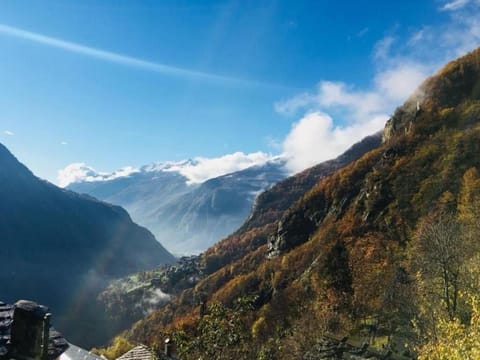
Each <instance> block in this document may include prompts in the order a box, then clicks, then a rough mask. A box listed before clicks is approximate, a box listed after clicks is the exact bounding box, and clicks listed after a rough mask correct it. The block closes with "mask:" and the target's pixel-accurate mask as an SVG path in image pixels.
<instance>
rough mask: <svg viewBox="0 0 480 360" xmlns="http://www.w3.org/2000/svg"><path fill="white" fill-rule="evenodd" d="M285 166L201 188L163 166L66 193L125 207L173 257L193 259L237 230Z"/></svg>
mask: <svg viewBox="0 0 480 360" xmlns="http://www.w3.org/2000/svg"><path fill="white" fill-rule="evenodd" d="M286 175H287V173H286V171H285V169H284V161H283V160H281V159H277V160H271V161H268V162H266V163H265V164H263V165H257V166H252V167H249V168H247V169H244V170H240V171H237V172H234V173H231V174H227V175H223V176H219V177H216V178H213V179H210V180H207V181H205V182H203V183H200V184H190V185H187V178H185V177H184V176H183V175H181V174H180V173H178V172H176V171H171V170H170V169H168V168H167V169H165V168H164V167H163V166H156V167H155V166H150V167H147V166H146V167H143V168H142V169H140V171H138V172H135V173H132V174H129V175H128V176H125V177H117V178H115V179H112V180H102V181H81V182H76V183H72V184H70V185H69V186H68V189H70V190H73V191H76V192H79V193H86V194H89V195H91V196H94V197H96V198H98V199H101V200H104V201H107V202H110V203H112V204H116V205H121V206H123V207H125V208H126V209H127V210H128V212H129V213H130V214H131V216H132V218H133V219H134V220H135V221H136V222H138V223H139V224H142V225H144V226H146V227H147V228H148V229H150V230H151V231H152V232H153V233H154V234H155V236H156V237H157V239H158V240H159V241H161V242H162V244H164V245H165V246H166V247H167V248H168V249H169V250H170V251H172V252H173V253H176V254H197V253H199V252H201V251H203V250H205V249H206V248H208V247H209V246H210V245H212V244H213V243H215V241H217V240H218V239H221V238H223V237H225V236H227V235H229V234H230V233H231V232H232V231H234V230H235V229H237V228H238V227H239V226H240V225H241V224H242V223H243V222H244V221H245V219H246V217H247V216H248V214H249V213H250V210H251V207H252V205H253V202H254V200H255V197H256V196H257V194H259V193H260V192H261V191H263V190H265V189H268V188H270V187H271V186H272V185H273V184H275V183H277V182H278V181H280V180H282V179H284V178H285V177H286Z"/></svg>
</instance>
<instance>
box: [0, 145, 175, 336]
mask: <svg viewBox="0 0 480 360" xmlns="http://www.w3.org/2000/svg"><path fill="white" fill-rule="evenodd" d="M0 199H1V201H0V214H1V215H0V259H1V260H0V289H1V293H2V298H3V299H5V300H7V301H15V300H17V299H20V298H27V299H33V300H36V301H38V302H40V303H44V304H48V305H49V306H50V307H51V308H52V310H53V311H54V312H55V314H56V322H57V324H58V325H57V327H59V328H60V329H62V331H63V332H64V333H65V334H66V335H67V336H69V338H71V339H72V340H73V341H76V340H78V339H77V338H75V336H74V334H75V333H76V331H77V330H79V329H80V328H81V327H82V325H81V324H78V323H76V324H70V326H68V324H66V323H64V322H62V317H64V316H65V315H67V314H68V316H73V314H71V312H72V311H75V309H77V310H78V309H80V308H82V306H84V305H85V304H84V303H82V301H87V302H88V301H89V300H88V297H89V296H91V295H92V294H95V292H98V290H100V289H101V288H102V287H103V286H105V285H106V284H107V283H108V282H109V281H110V280H111V279H114V278H118V277H121V276H125V275H127V274H129V273H132V272H136V271H140V270H146V269H149V268H153V267H155V266H158V265H160V264H164V263H171V262H173V261H174V257H173V256H172V255H171V254H170V253H168V252H167V251H166V250H165V249H164V248H163V247H162V246H161V245H160V243H158V242H157V241H156V240H155V238H154V236H153V235H152V234H151V233H150V232H149V231H148V230H146V229H145V228H142V227H140V226H138V225H136V224H135V223H133V222H132V220H131V219H130V217H129V215H128V214H127V212H126V211H125V210H123V209H122V208H120V207H117V206H112V205H109V204H106V203H104V202H100V201H98V200H96V199H93V198H91V197H87V196H84V195H78V194H76V193H74V192H72V191H68V190H62V189H59V188H57V187H56V186H54V185H52V184H50V183H48V182H46V181H43V180H40V179H38V178H37V177H35V176H34V175H33V174H32V173H31V172H30V171H29V170H28V169H27V168H26V167H25V166H24V165H22V164H21V163H20V162H18V161H17V159H16V158H15V157H14V156H13V155H12V154H11V153H10V152H9V151H8V150H7V149H6V148H5V147H4V146H3V145H1V144H0ZM76 315H77V316H81V315H82V314H76ZM93 336H94V335H93V334H92V337H93ZM76 342H77V343H83V342H84V340H80V341H76Z"/></svg>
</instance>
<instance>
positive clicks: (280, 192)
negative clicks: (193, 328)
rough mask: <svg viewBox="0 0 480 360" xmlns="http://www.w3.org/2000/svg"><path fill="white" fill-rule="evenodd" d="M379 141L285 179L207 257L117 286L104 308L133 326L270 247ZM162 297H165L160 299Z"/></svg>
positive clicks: (378, 139)
mask: <svg viewBox="0 0 480 360" xmlns="http://www.w3.org/2000/svg"><path fill="white" fill-rule="evenodd" d="M380 143H381V134H376V135H373V136H369V137H367V138H365V139H364V140H362V141H360V142H359V143H357V144H355V145H353V146H352V147H351V148H350V149H348V150H347V151H346V152H345V153H344V154H342V155H341V156H339V157H338V158H336V159H334V160H330V161H326V162H324V163H321V164H319V165H317V166H315V167H313V168H311V169H308V170H306V171H304V172H302V173H300V174H298V175H297V176H293V177H290V178H287V179H285V180H283V181H280V182H279V183H278V184H276V185H274V186H273V187H272V188H271V189H269V190H267V191H265V192H263V193H262V194H260V195H259V196H258V197H257V200H256V202H255V207H254V210H253V212H252V214H251V215H250V217H249V218H248V219H247V221H246V222H245V223H244V224H243V226H242V227H241V228H240V229H239V230H238V231H237V232H236V233H235V234H233V235H231V236H229V237H227V238H226V239H224V240H223V241H221V242H219V243H218V244H217V245H215V246H213V247H212V248H210V249H209V250H207V252H206V253H204V254H201V255H200V256H192V257H189V258H182V259H180V260H179V261H178V262H177V263H176V264H174V265H170V266H165V267H161V268H159V269H155V270H152V271H147V272H141V273H139V274H134V275H131V276H129V277H126V278H124V279H121V280H118V281H116V282H114V283H113V284H111V285H110V286H109V287H108V288H107V289H106V290H105V291H104V292H103V293H102V294H101V296H100V298H99V300H100V302H101V303H102V307H105V308H106V309H107V314H108V317H109V321H110V322H111V323H114V322H116V323H118V324H119V325H118V327H120V328H122V327H125V326H126V325H128V324H132V323H133V322H134V321H136V320H138V319H140V318H141V317H144V316H145V315H146V314H149V313H150V312H152V311H153V310H155V309H158V308H159V307H161V306H163V305H164V304H165V303H166V302H168V301H170V300H172V298H175V297H176V296H178V295H180V294H181V293H182V291H183V290H185V289H188V288H191V287H193V286H194V285H195V284H196V283H197V282H198V281H199V280H200V279H202V278H204V277H206V276H208V275H209V274H212V273H214V272H215V271H216V270H217V269H218V268H220V267H221V266H222V264H227V263H231V262H233V261H234V260H235V259H238V258H241V257H242V256H244V255H245V254H247V253H249V252H251V251H253V250H255V249H257V248H258V247H261V246H263V245H265V244H266V243H267V237H266V236H265V234H266V233H268V231H269V230H271V229H272V226H274V224H275V222H276V221H278V220H279V219H280V217H281V215H282V213H283V212H284V211H285V210H286V209H287V208H288V207H290V206H291V205H292V204H293V203H294V202H295V201H296V200H298V199H299V198H300V197H301V196H302V195H303V194H304V193H305V192H307V191H308V190H309V189H311V188H312V187H313V186H314V185H315V184H316V183H317V182H318V181H319V180H320V179H321V178H323V177H325V176H327V175H330V174H332V173H333V172H334V171H335V170H337V169H339V168H341V167H343V166H345V165H347V164H348V163H350V162H351V161H353V160H355V159H357V158H359V157H360V156H362V155H363V154H365V153H366V152H368V151H370V150H371V149H374V148H376V147H377V146H379V145H380ZM252 170H253V171H255V169H252ZM250 171H251V170H250V169H247V170H245V172H250ZM227 179H228V176H227ZM160 294H163V296H158V295H160ZM202 299H203V297H201V296H200V297H198V296H197V298H196V300H195V301H202ZM139 305H140V306H139Z"/></svg>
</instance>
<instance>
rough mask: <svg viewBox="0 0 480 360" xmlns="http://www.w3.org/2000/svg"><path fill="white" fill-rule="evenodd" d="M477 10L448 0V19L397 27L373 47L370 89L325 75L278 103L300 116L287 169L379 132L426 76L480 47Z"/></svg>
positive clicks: (289, 143) (478, 4)
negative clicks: (402, 32) (308, 88)
mask: <svg viewBox="0 0 480 360" xmlns="http://www.w3.org/2000/svg"><path fill="white" fill-rule="evenodd" d="M479 10H480V1H478V0H454V1H446V2H444V4H443V5H441V7H440V8H439V9H438V11H445V12H446V13H447V16H448V21H446V22H445V23H442V24H441V25H434V26H423V27H422V28H418V29H411V30H409V31H407V32H406V33H407V35H406V36H400V35H398V29H394V30H392V31H391V32H390V33H387V34H386V35H385V36H384V37H383V38H382V39H380V40H378V41H377V42H376V43H375V44H374V46H373V47H372V67H373V69H374V71H373V77H372V79H371V80H370V85H369V86H368V87H365V88H359V87H357V86H355V85H354V84H349V83H346V82H344V81H339V80H332V79H322V80H320V81H319V82H318V83H317V86H316V87H315V88H314V89H313V90H311V91H304V92H302V93H300V94H297V95H295V96H292V97H291V98H288V99H284V100H282V101H278V102H277V103H275V104H274V108H275V110H276V111H277V112H278V113H279V114H282V115H284V116H287V117H297V119H298V116H300V118H299V119H298V120H296V121H294V123H293V125H292V127H291V131H290V133H289V134H288V135H287V136H286V137H285V139H284V141H283V143H282V144H283V146H282V148H283V152H284V155H285V156H286V158H287V159H288V163H287V167H288V169H289V170H290V171H292V172H298V171H301V170H303V169H305V168H307V167H309V166H312V165H314V164H316V163H319V162H321V161H325V160H327V159H331V158H333V157H335V156H337V155H338V154H340V153H342V152H343V151H345V150H346V149H347V148H348V146H350V145H351V144H353V143H355V142H357V141H359V140H360V139H362V138H363V137H365V136H366V135H368V134H372V133H374V132H376V131H378V130H380V129H381V128H382V127H383V126H384V124H385V121H386V120H387V119H388V118H389V117H390V115H391V114H392V113H393V111H394V110H395V107H396V106H398V105H399V104H401V103H402V102H404V101H405V100H406V98H407V97H408V96H409V95H410V94H412V93H413V92H414V91H415V89H416V88H417V87H418V86H419V85H420V82H421V81H422V80H423V79H425V78H426V77H427V76H428V75H431V74H433V73H434V72H435V71H436V70H437V69H439V68H440V65H441V64H443V63H445V62H447V61H448V59H451V58H454V57H457V56H459V55H461V54H464V53H466V52H468V51H471V50H473V49H474V48H475V47H477V46H478V44H479V43H480V19H479V18H478V12H479Z"/></svg>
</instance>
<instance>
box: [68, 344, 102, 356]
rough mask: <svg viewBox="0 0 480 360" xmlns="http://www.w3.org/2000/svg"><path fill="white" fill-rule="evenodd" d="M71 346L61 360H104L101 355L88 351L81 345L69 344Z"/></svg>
mask: <svg viewBox="0 0 480 360" xmlns="http://www.w3.org/2000/svg"><path fill="white" fill-rule="evenodd" d="M68 345H69V347H68V349H67V351H65V352H64V353H63V354H62V355H61V356H60V360H103V359H102V358H101V357H99V356H96V355H95V354H92V353H91V352H88V351H87V350H85V349H82V348H81V347H78V346H75V345H73V344H68Z"/></svg>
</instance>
